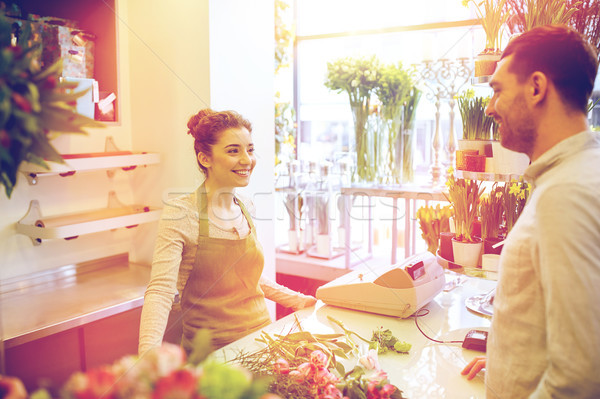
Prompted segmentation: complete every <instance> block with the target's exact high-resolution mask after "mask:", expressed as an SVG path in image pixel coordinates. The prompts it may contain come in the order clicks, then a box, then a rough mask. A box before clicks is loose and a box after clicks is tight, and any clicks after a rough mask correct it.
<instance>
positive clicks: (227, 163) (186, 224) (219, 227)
mask: <svg viewBox="0 0 600 399" xmlns="http://www.w3.org/2000/svg"><path fill="white" fill-rule="evenodd" d="M187 126H188V129H189V131H188V133H189V134H190V135H192V136H193V137H194V149H195V152H196V158H197V161H198V166H199V167H200V169H201V171H202V172H203V174H204V175H205V176H206V179H205V181H204V183H202V185H200V187H198V189H197V190H196V191H195V192H193V193H189V194H186V195H183V196H181V197H177V198H174V199H173V200H171V201H169V202H168V203H167V204H166V206H165V207H164V210H163V214H162V217H161V221H160V223H159V226H158V235H157V239H156V244H155V250H154V257H153V261H152V276H151V280H150V283H149V285H148V288H147V290H146V295H145V298H144V307H143V310H142V319H141V326H140V344H139V352H140V355H141V354H143V353H145V352H146V351H148V350H149V349H151V348H153V347H156V346H159V345H160V344H161V341H162V338H163V335H164V332H165V328H166V324H167V320H168V318H169V312H170V310H171V307H172V305H173V302H174V298H175V296H176V294H178V293H179V297H180V307H181V316H180V317H179V318H180V319H181V320H180V321H181V324H182V326H183V337H182V345H183V347H184V349H185V350H186V351H187V352H188V353H189V352H190V351H191V350H192V347H193V339H194V336H195V335H196V332H197V331H198V330H200V329H210V330H211V335H212V338H213V346H214V349H217V348H219V347H221V346H223V345H226V344H228V343H230V342H233V341H235V340H237V339H239V338H241V337H242V336H244V335H247V334H248V333H250V332H252V331H256V330H258V329H260V328H263V327H265V326H266V325H267V324H269V323H270V322H271V319H270V317H269V313H268V312H267V307H266V303H265V297H266V298H268V299H271V300H273V301H275V302H278V303H280V304H281V305H283V306H286V307H290V308H293V309H294V310H297V309H301V308H304V307H307V306H312V305H313V304H314V303H315V302H316V300H315V298H314V297H312V296H307V295H303V294H299V293H296V292H294V291H292V290H290V289H288V288H286V287H283V286H281V285H279V284H277V283H275V282H272V281H269V280H268V279H266V278H264V277H262V276H261V274H262V271H263V266H264V257H263V252H262V247H261V245H260V243H259V242H258V240H257V238H256V229H255V226H254V223H253V220H252V217H251V216H250V212H249V210H251V209H252V204H251V202H250V201H249V200H247V199H242V198H240V197H239V196H238V195H237V193H236V192H235V189H236V188H237V187H245V186H247V185H248V183H249V181H250V176H251V174H252V171H253V169H254V166H255V165H256V157H255V155H254V143H253V141H252V134H251V133H252V125H251V124H250V122H249V121H248V120H247V119H245V118H244V117H242V116H241V115H240V114H238V113H237V112H235V111H222V112H215V111H213V110H210V109H204V110H201V111H200V112H198V113H197V114H196V115H194V116H192V117H191V118H190V120H189V122H188V125H187Z"/></svg>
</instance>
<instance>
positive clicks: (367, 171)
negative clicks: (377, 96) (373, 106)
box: [352, 100, 374, 183]
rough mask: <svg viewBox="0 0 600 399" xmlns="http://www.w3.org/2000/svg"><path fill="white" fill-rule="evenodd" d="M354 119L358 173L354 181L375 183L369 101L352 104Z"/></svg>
mask: <svg viewBox="0 0 600 399" xmlns="http://www.w3.org/2000/svg"><path fill="white" fill-rule="evenodd" d="M352 117H353V119H354V139H355V150H356V171H355V172H356V173H355V176H354V177H353V181H355V182H360V183H366V182H371V181H373V177H374V176H373V167H372V166H371V165H373V163H372V162H373V159H372V158H373V155H372V151H370V149H371V148H370V147H371V146H370V142H371V140H370V139H369V136H370V132H369V130H370V129H369V120H368V119H369V101H368V100H366V101H362V102H359V103H357V104H352Z"/></svg>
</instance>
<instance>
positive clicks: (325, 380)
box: [315, 368, 338, 386]
mask: <svg viewBox="0 0 600 399" xmlns="http://www.w3.org/2000/svg"><path fill="white" fill-rule="evenodd" d="M337 381H338V379H337V377H336V376H335V375H333V374H332V373H331V372H330V371H329V370H327V369H324V368H323V369H319V370H317V371H316V373H315V382H316V383H317V384H319V385H320V386H325V385H328V384H332V383H334V382H337Z"/></svg>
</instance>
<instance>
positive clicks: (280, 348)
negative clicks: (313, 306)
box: [230, 317, 411, 399]
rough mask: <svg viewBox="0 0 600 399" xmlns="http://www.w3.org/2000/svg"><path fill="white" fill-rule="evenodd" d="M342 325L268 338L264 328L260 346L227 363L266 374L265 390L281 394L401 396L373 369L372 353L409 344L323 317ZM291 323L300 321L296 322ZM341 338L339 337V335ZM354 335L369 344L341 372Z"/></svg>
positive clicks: (319, 398)
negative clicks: (337, 329)
mask: <svg viewBox="0 0 600 399" xmlns="http://www.w3.org/2000/svg"><path fill="white" fill-rule="evenodd" d="M328 319H329V320H330V321H332V322H333V323H335V324H337V325H338V326H339V327H340V328H342V329H343V331H344V333H340V334H311V333H310V332H308V331H303V330H301V329H300V331H295V332H290V333H288V334H287V335H274V336H271V335H269V334H267V333H265V332H264V331H263V332H262V333H261V337H260V338H258V339H257V340H258V341H259V342H261V343H263V344H264V345H265V346H264V347H263V348H261V349H259V350H257V351H255V352H251V353H248V352H245V351H240V352H239V353H238V354H237V356H236V357H235V358H234V359H231V360H230V362H234V363H237V364H240V365H241V366H243V367H244V368H245V369H247V370H250V371H252V372H253V373H254V374H255V375H258V376H262V377H268V378H270V381H271V384H270V386H269V391H270V392H272V393H274V394H276V395H279V396H280V397H282V398H296V399H304V398H306V399H309V398H310V399H325V398H327V399H342V398H363V399H376V398H382V399H383V398H393V399H401V398H403V396H402V391H401V390H400V389H398V388H397V387H396V386H394V385H392V384H390V382H389V380H388V377H387V374H386V373H385V372H384V371H383V370H381V368H380V367H379V363H378V359H377V355H378V352H380V351H381V352H383V351H385V350H394V351H396V352H400V353H408V351H409V350H410V347H411V346H410V344H407V343H406V342H402V341H399V340H398V339H397V338H395V337H394V336H393V335H392V333H391V332H390V331H389V330H382V329H379V330H377V331H374V333H373V338H372V339H371V340H367V339H365V338H363V337H361V336H359V335H358V334H356V333H355V332H353V331H351V330H348V329H346V328H345V327H344V325H343V323H342V322H340V321H338V320H335V319H333V318H332V317H328ZM296 325H297V326H299V325H300V324H299V323H298V322H296ZM344 338H345V339H344ZM357 338H358V339H359V340H360V341H362V342H364V343H365V344H367V345H368V346H369V350H368V353H366V354H365V353H363V354H362V355H363V356H361V357H360V358H359V360H358V364H357V365H356V366H355V367H353V368H352V370H350V371H348V372H346V371H345V368H344V366H343V365H342V363H341V362H340V361H339V359H349V355H350V354H351V353H359V352H360V351H359V348H360V346H359V345H358V344H357V343H356V342H355V339H357Z"/></svg>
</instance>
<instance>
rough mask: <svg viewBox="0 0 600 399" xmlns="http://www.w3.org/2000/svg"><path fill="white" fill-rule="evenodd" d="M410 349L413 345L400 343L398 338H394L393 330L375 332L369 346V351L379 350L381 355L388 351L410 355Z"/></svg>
mask: <svg viewBox="0 0 600 399" xmlns="http://www.w3.org/2000/svg"><path fill="white" fill-rule="evenodd" d="M410 348H412V345H411V344H409V343H408V342H404V341H399V340H398V338H396V337H394V335H393V334H392V331H391V330H389V329H385V330H384V329H383V328H379V329H377V330H375V331H373V337H371V343H370V344H369V349H377V353H379V354H381V353H385V352H388V351H394V352H398V353H408V351H409V350H410Z"/></svg>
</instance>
